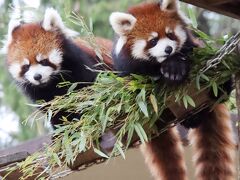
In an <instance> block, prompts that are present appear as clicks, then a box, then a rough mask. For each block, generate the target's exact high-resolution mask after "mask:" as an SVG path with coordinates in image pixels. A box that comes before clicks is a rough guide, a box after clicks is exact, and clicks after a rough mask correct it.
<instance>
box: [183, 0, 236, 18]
mask: <svg viewBox="0 0 240 180" xmlns="http://www.w3.org/2000/svg"><path fill="white" fill-rule="evenodd" d="M181 1H183V2H185V3H188V4H192V5H195V6H198V7H201V8H204V9H207V10H210V11H214V12H217V13H220V14H223V15H226V16H230V17H233V18H236V19H240V0H181Z"/></svg>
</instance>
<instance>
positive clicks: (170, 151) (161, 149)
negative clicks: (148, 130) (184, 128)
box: [140, 127, 187, 180]
mask: <svg viewBox="0 0 240 180" xmlns="http://www.w3.org/2000/svg"><path fill="white" fill-rule="evenodd" d="M182 146H183V145H182V143H181V140H180V138H179V134H178V132H177V129H176V127H173V128H170V129H169V130H167V131H165V132H164V133H162V134H161V135H160V136H159V137H157V138H155V139H153V140H151V141H150V142H148V143H146V144H143V145H141V147H140V148H141V150H142V152H143V155H144V157H145V161H146V163H147V165H148V167H149V169H150V171H151V173H152V175H153V177H154V178H155V179H156V180H186V179H187V175H186V165H185V162H184V160H183V156H182V154H183V147H182Z"/></svg>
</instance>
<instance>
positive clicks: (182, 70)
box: [160, 54, 190, 84]
mask: <svg viewBox="0 0 240 180" xmlns="http://www.w3.org/2000/svg"><path fill="white" fill-rule="evenodd" d="M183 59H184V60H183ZM161 65H162V66H161V69H160V72H161V74H162V75H163V79H164V81H165V82H166V83H168V84H179V83H181V82H183V81H184V80H185V79H186V78H187V75H188V72H189V66H190V62H189V61H188V60H186V58H185V57H183V56H181V55H177V54H176V55H173V56H171V57H169V58H167V59H166V60H165V61H164V62H163V63H162V64H161Z"/></svg>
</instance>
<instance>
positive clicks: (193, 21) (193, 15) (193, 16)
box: [188, 8, 198, 28]
mask: <svg viewBox="0 0 240 180" xmlns="http://www.w3.org/2000/svg"><path fill="white" fill-rule="evenodd" d="M188 14H189V17H190V19H191V21H192V25H193V27H194V28H197V26H198V23H197V19H196V16H195V13H194V12H193V8H188Z"/></svg>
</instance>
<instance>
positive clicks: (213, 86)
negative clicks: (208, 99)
mask: <svg viewBox="0 0 240 180" xmlns="http://www.w3.org/2000/svg"><path fill="white" fill-rule="evenodd" d="M212 90H213V94H214V96H215V97H217V96H218V86H217V83H216V82H212Z"/></svg>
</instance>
